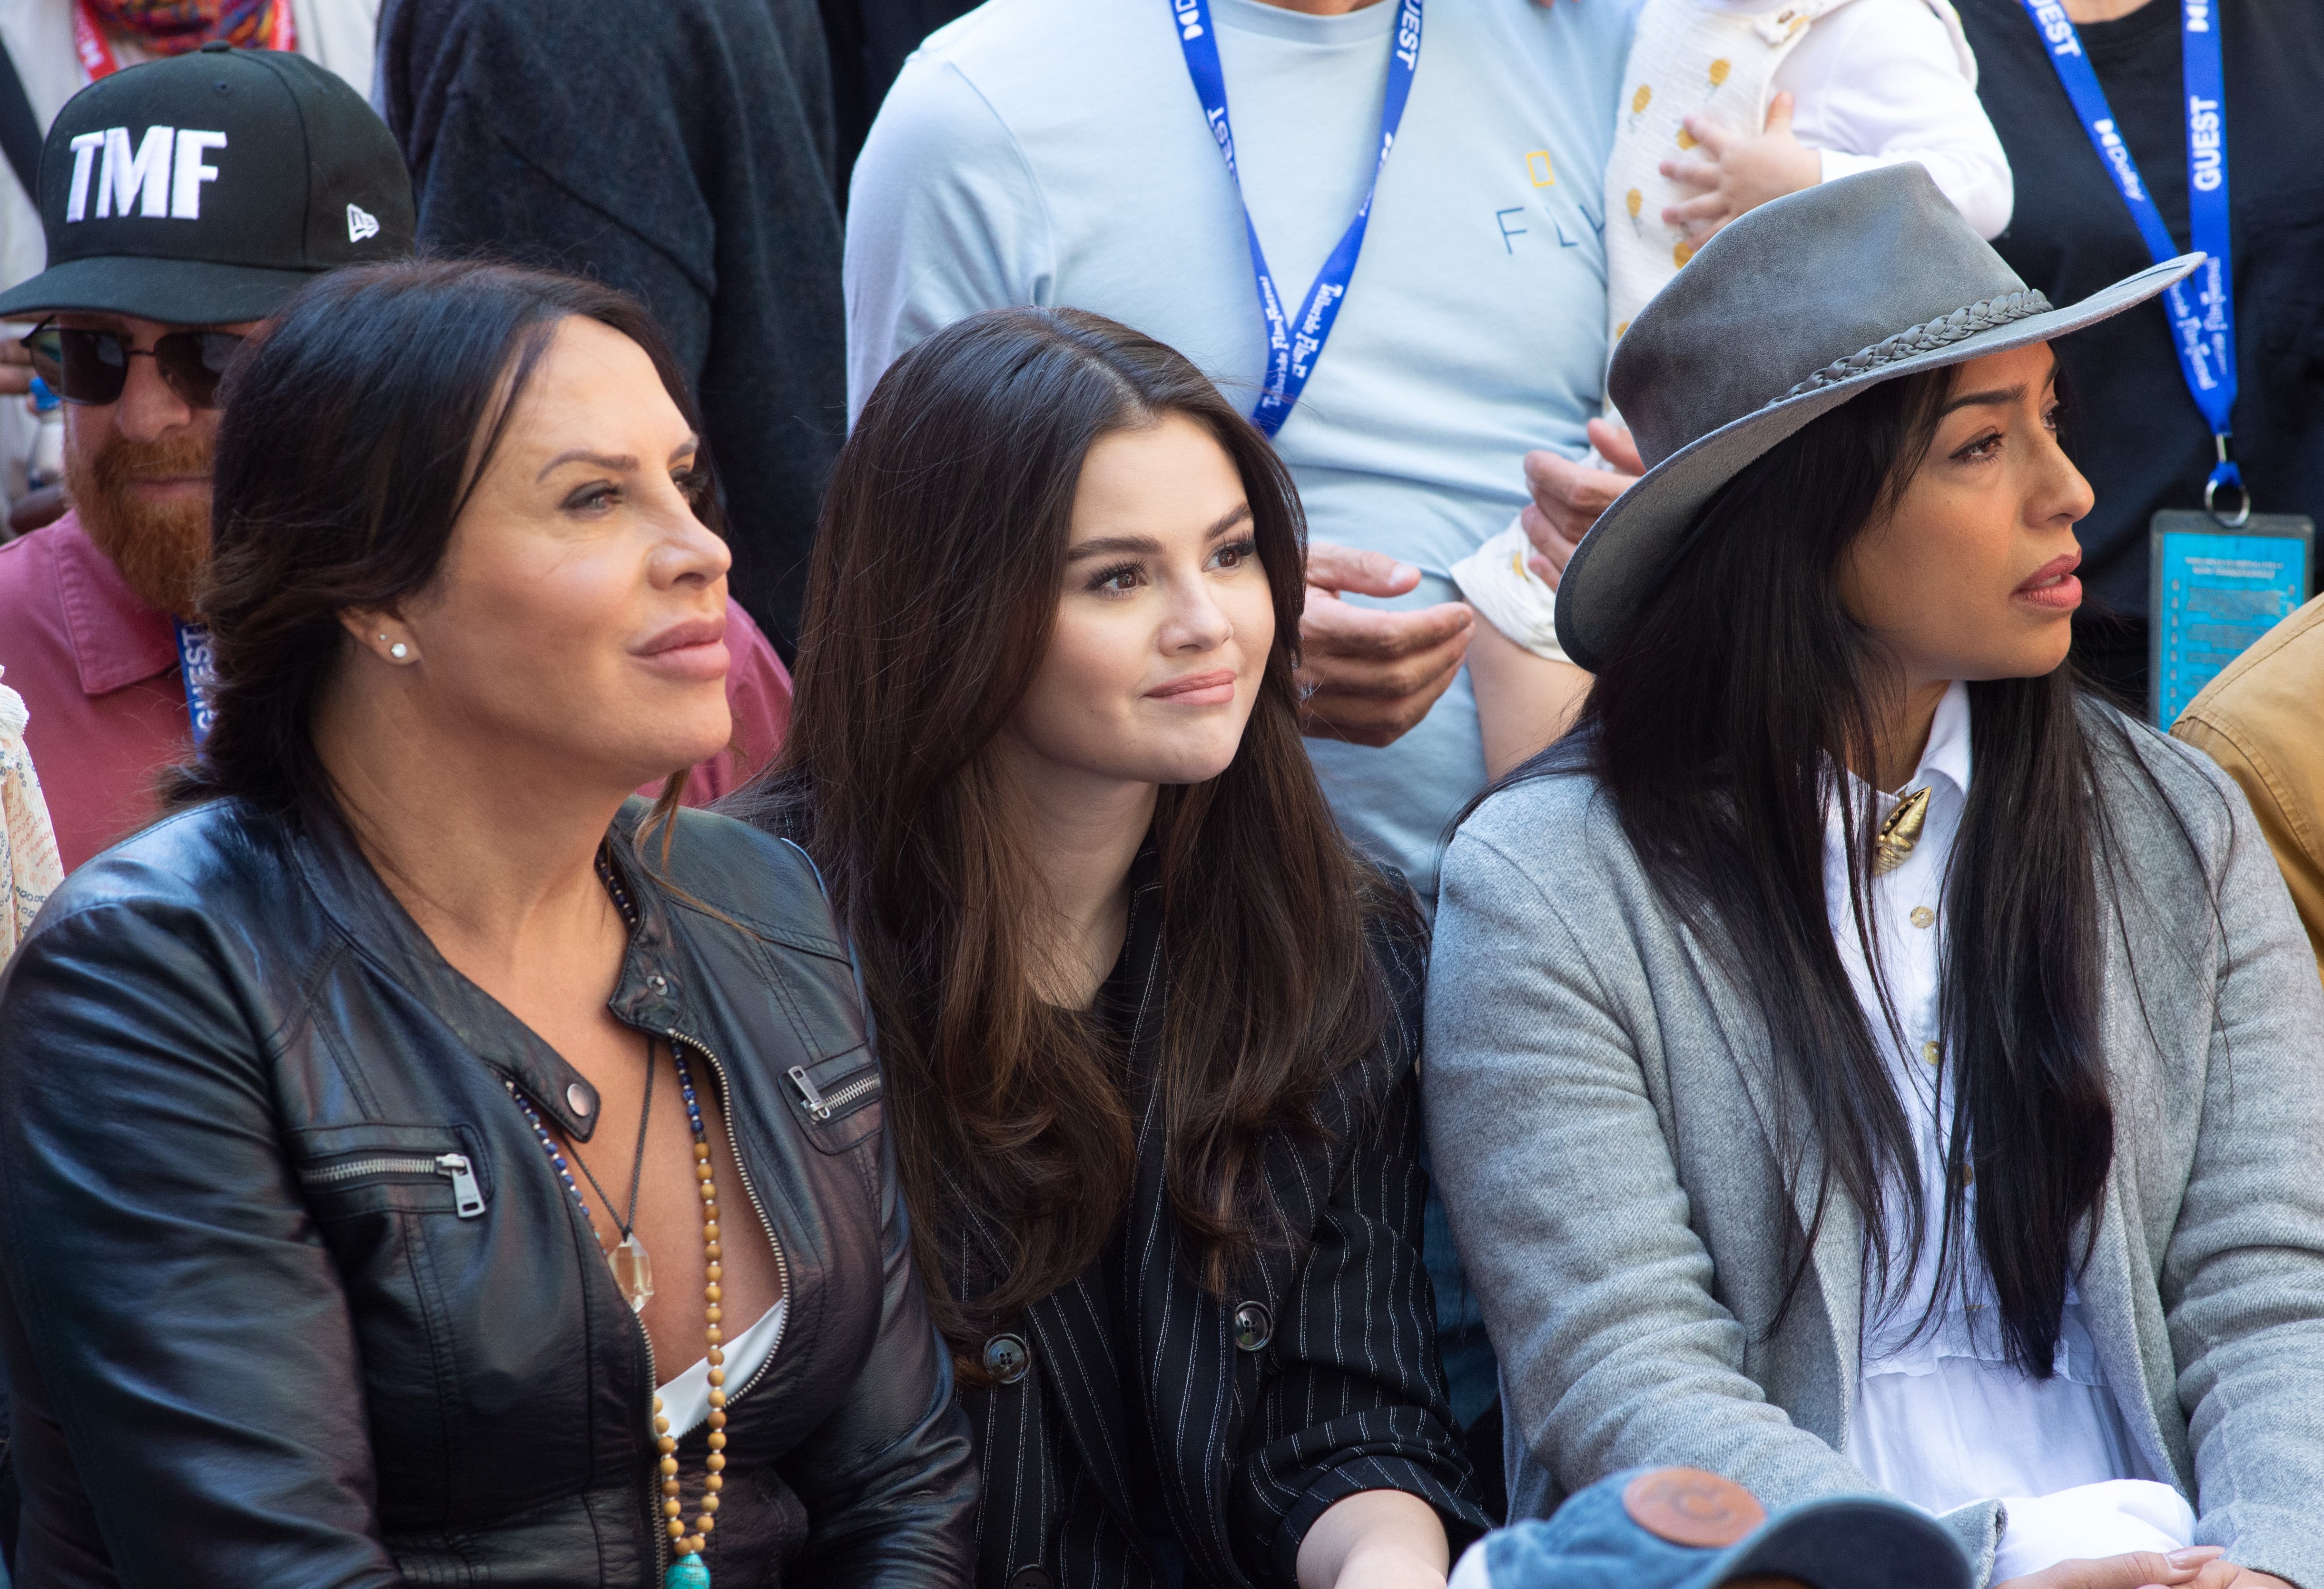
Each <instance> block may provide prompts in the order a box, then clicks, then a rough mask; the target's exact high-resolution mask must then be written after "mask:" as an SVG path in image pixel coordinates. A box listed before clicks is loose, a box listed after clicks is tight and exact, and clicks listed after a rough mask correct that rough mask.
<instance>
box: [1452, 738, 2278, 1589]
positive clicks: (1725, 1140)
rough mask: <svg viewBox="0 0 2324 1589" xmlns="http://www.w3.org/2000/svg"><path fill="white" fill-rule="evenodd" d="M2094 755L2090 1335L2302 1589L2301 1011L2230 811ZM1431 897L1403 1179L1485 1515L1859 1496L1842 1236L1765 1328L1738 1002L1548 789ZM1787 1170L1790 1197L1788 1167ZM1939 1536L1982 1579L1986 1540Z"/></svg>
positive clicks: (2230, 788) (1520, 805)
mask: <svg viewBox="0 0 2324 1589" xmlns="http://www.w3.org/2000/svg"><path fill="white" fill-rule="evenodd" d="M2093 710H2096V709H2093ZM2093 730H2094V731H2093V736H2092V737H2093V739H2094V741H2095V742H2096V744H2097V745H2098V747H2099V749H2098V763H2099V776H2100V778H2101V779H2102V780H2103V781H2104V785H2105V786H2106V787H2107V790H2108V792H2109V795H2110V796H2111V803H2112V807H2113V810H2114V813H2115V823H2116V836H2117V840H2118V850H2117V851H2116V860H2115V863H2114V864H2112V865H2111V866H2109V867H2107V868H2106V869H2105V870H2104V871H2102V874H2101V877H2100V885H2101V909H2102V911H2104V912H2106V913H2107V915H2108V916H2109V917H2110V918H2111V919H2112V920H2113V921H2114V922H2116V923H2118V924H2116V925H2111V926H2110V927H2109V929H2108V936H2109V938H2110V947H2109V951H2108V954H2107V964H2106V971H2105V997H2106V1014H2105V1019H2106V1036H2105V1041H2106V1045H2107V1051H2106V1052H2107V1064H2108V1069H2109V1071H2110V1073H2111V1077H2112V1081H2111V1086H2112V1090H2113V1097H2114V1103H2115V1122H2116V1124H2115V1157H2114V1169H2113V1172H2112V1175H2111V1176H2110V1178H2109V1180H2108V1183H2107V1189H2106V1191H2105V1194H2104V1200H2103V1202H2102V1204H2101V1212H2100V1215H2099V1220H2098V1238H2097V1246H2096V1249H2095V1253H2094V1255H2093V1257H2092V1260H2091V1262H2090V1264H2089V1268H2088V1269H2087V1270H2086V1271H2085V1272H2083V1273H2082V1274H2081V1275H2080V1277H2079V1286H2080V1293H2081V1296H2082V1299H2083V1302H2084V1304H2085V1309H2086V1317H2087V1318H2088V1321H2089V1326H2090V1328H2091V1331H2092V1333H2093V1335H2094V1336H2096V1338H2097V1343H2098V1355H2099V1358H2100V1361H2101V1362H2102V1364H2104V1366H2105V1370H2106V1374H2107V1382H2108V1383H2109V1384H2110V1385H2112V1386H2113V1387H2114V1390H2115V1393H2116V1397H2117V1399H2118V1401H2119V1402H2120V1405H2121V1408H2122V1411H2123V1416H2124V1419H2125V1421H2126V1424H2127V1425H2128V1427H2129V1429H2130V1432H2131V1437H2132V1438H2133V1439H2134V1440H2135V1442H2136V1444H2137V1446H2138V1448H2139V1450H2140V1451H2141V1453H2142V1454H2143V1455H2144V1459H2145V1461H2146V1463H2147V1464H2148V1465H2149V1466H2150V1468H2151V1469H2152V1471H2153V1472H2155V1473H2157V1474H2167V1475H2170V1476H2171V1477H2172V1479H2173V1480H2174V1481H2175V1482H2176V1483H2177V1484H2178V1486H2179V1487H2180V1489H2181V1491H2182V1492H2183V1493H2185V1494H2186V1495H2187V1496H2188V1497H2189V1498H2190V1501H2193V1502H2195V1504H2196V1508H2197V1511H2198V1514H2199V1517H2200V1518H2201V1523H2200V1526H2199V1529H2198V1531H2197V1534H2196V1538H2197V1540H2198V1542H2201V1543H2210V1544H2218V1545H2225V1546H2227V1547H2228V1548H2229V1551H2230V1554H2231V1556H2232V1558H2233V1559H2235V1560H2236V1561H2237V1562H2239V1563H2240V1564H2242V1565H2243V1566H2247V1567H2251V1568H2253V1569H2255V1570H2258V1571H2264V1572H2271V1573H2274V1574H2277V1575H2280V1576H2282V1577H2284V1578H2287V1579H2290V1580H2291V1581H2292V1582H2293V1583H2295V1584H2301V1585H2302V1589H2324V986H2319V983H2318V981H2317V977H2316V967H2315V962H2314V960H2313V959H2312V958H2311V957H2310V954H2309V951H2308V948H2307V941H2306V940H2305V939H2304V938H2303V937H2302V936H2301V930H2300V923H2299V921H2298V920H2297V918H2296V917H2295V916H2294V915H2293V914H2292V904H2291V899H2290V896H2289V895H2288V894H2287V893H2286V892H2285V889H2284V886H2283V882H2282V878H2281V877H2280V876H2279V875H2278V874H2277V872H2276V869H2275V864H2274V862H2273V859H2271V858H2270V856H2269V853H2268V849H2267V845H2266V844H2265V842H2264V840H2263V839H2262V837H2261V835H2260V831H2259V828H2258V825H2257V823H2256V822H2255V821H2254V819H2253V817H2252V814H2251V811H2250V808H2249V807H2248V806H2247V805H2246V804H2245V801H2244V797H2243V795H2242V794H2241V793H2240V792H2239V791H2238V790H2237V789H2236V786H2235V785H2234V784H2233V783H2231V782H2230V781H2229V780H2228V779H2227V776H2225V775H2224V774H2222V773H2221V772H2220V771H2219V770H2218V768H2217V767H2214V766H2212V764H2211V763H2210V762H2209V761H2207V760H2205V759H2204V758H2202V757H2201V756H2199V754H2197V753H2195V752H2193V751H2191V750H2189V749H2187V748H2185V747H2184V746H2181V745H2179V744H2177V743H2175V742H2174V741H2172V740H2170V739H2164V738H2163V737H2162V736H2160V735H2158V734H2154V733H2153V732H2152V731H2150V730H2144V729H2143V728H2137V727H2135V726H2134V727H2133V728H2132V729H2131V733H2132V736H2133V742H2134V744H2135V747H2136V749H2135V754H2136V755H2137V756H2138V757H2139V758H2141V759H2142V760H2143V761H2144V763H2145V765H2146V766H2147V767H2148V768H2149V769H2151V771H2152V774H2153V777H2154V779H2155V780H2156V781H2157V782H2158V783H2159V784H2160V785H2161V786H2162V788H2163V790H2165V791H2167V795H2168V798H2167V802H2166V801H2165V800H2163V799H2158V798H2157V797H2156V796H2155V795H2154V794H2153V788H2152V786H2151V785H2149V784H2148V783H2147V782H2146V780H2145V779H2144V778H2142V777H2140V776H2138V774H2137V773H2136V771H2135V768H2134V767H2131V766H2130V765H2129V757H2130V755H2131V754H2132V752H2130V751H2126V750H2125V749H2120V748H2118V747H2116V745H2115V744H2114V743H2113V741H2114V740H2115V739H2116V736H2114V735H2112V734H2110V733H2108V732H2107V731H2106V730H2103V729H2099V728H2098V727H2097V726H2096V725H2095V723H2094V724H2093ZM2182 824H2183V830H2184V836H2183V837H2182V831H2181V825H2182ZM2190 840H2191V844H2192V850H2191V852H2190ZM1962 841H1963V842H1964V843H1967V842H1974V841H1976V840H1974V839H1973V838H1971V837H1970V836H1968V835H1964V837H1963V840H1962ZM2198 856H2199V858H2200V861H2199V868H2198V863H2197V857H2198ZM2214 901H2216V905H2217V911H2216V914H2215V913H2214V909H2213V902H2214ZM2222 928H2224V932H2222V930H2221V929H2222ZM2134 978H2135V982H2136V991H2134ZM2141 994H2143V996H2144V1013H2143V1014H2142V1008H2141V998H2140V995H2141ZM1427 1022H1428V1024H1427V1052H1426V1061H1425V1070H1424V1073H1423V1086H1424V1088H1425V1102H1426V1110H1427V1120H1428V1135H1429V1144H1430V1148H1431V1151H1432V1153H1433V1156H1434V1169H1435V1174H1436V1176H1437V1178H1438V1180H1439V1182H1440V1184H1441V1186H1442V1189H1443V1196H1444V1201H1445V1204H1446V1207H1447V1208H1448V1209H1449V1210H1450V1212H1451V1214H1452V1230H1453V1235H1454V1236H1455V1238H1456V1240H1457V1241H1458V1243H1459V1245H1460V1250H1461V1256H1462V1263H1464V1264H1465V1265H1466V1266H1467V1269H1468V1273H1469V1277H1470V1280H1471V1282H1472V1283H1473V1284H1474V1285H1475V1287H1476V1289H1477V1292H1478V1296H1479V1298H1480V1300H1481V1302H1482V1303H1483V1307H1484V1315H1485V1322H1486V1326H1487V1327H1488V1329H1489V1331H1490V1332H1491V1335H1492V1340H1493V1345H1494V1347H1495V1349H1496V1350H1497V1351H1498V1352H1499V1356H1500V1363H1501V1383H1502V1392H1503V1396H1504V1400H1505V1406H1506V1415H1507V1419H1508V1423H1507V1428H1508V1443H1509V1446H1510V1455H1511V1458H1512V1462H1511V1468H1510V1473H1511V1479H1510V1492H1511V1493H1510V1501H1511V1515H1512V1516H1527V1515H1531V1516H1542V1515H1545V1514H1546V1513H1547V1512H1548V1511H1550V1510H1551V1509H1552V1508H1553V1507H1554V1504H1555V1502H1557V1501H1558V1500H1559V1499H1561V1498H1562V1497H1563V1495H1564V1494H1566V1493H1571V1492H1572V1491H1573V1490H1576V1489H1579V1488H1580V1487H1581V1486H1582V1485H1583V1484H1586V1483H1590V1482H1591V1480H1594V1479H1597V1478H1599V1477H1601V1476H1602V1475H1604V1474H1609V1473H1613V1472H1615V1471H1617V1470H1618V1469H1621V1468H1625V1467H1629V1466H1633V1465H1640V1464H1668V1463H1678V1464H1686V1465H1693V1466H1697V1467H1703V1468H1709V1469H1711V1470H1712V1471H1714V1472H1718V1473H1722V1474H1728V1475H1729V1476H1731V1477H1733V1478H1735V1479H1737V1480H1738V1481H1739V1482H1741V1483H1744V1484H1745V1485H1747V1486H1748V1487H1749V1488H1750V1489H1751V1490H1752V1491H1754V1492H1755V1493H1757V1494H1758V1496H1759V1497H1760V1498H1761V1499H1762V1500H1763V1501H1765V1502H1766V1503H1767V1504H1768V1505H1769V1506H1770V1507H1771V1508H1772V1507H1779V1506H1782V1505H1784V1504H1787V1503H1789V1502H1796V1501H1800V1500H1803V1499H1805V1498H1807V1497H1809V1496H1813V1495H1821V1494H1828V1493H1835V1492H1841V1491H1851V1490H1853V1491H1865V1490H1869V1489H1871V1488H1873V1486H1872V1484H1871V1483H1870V1481H1869V1480H1867V1478H1866V1477H1865V1475H1864V1474H1863V1473H1862V1472H1861V1471H1860V1470H1858V1468H1857V1467H1856V1465H1854V1464H1853V1463H1851V1462H1850V1461H1849V1458H1848V1456H1846V1455H1845V1453H1846V1451H1847V1449H1848V1437H1849V1430H1848V1419H1849V1405H1850V1402H1851V1401H1852V1400H1853V1392H1854V1386H1855V1383H1856V1377H1857V1367H1858V1356H1857V1354H1858V1325H1859V1316H1860V1309H1861V1307H1862V1304H1863V1296H1862V1285H1861V1281H1862V1250H1861V1234H1862V1226H1861V1222H1860V1219H1859V1217H1858V1212H1857V1210H1856V1208H1854V1207H1853V1205H1852V1204H1850V1203H1849V1200H1848V1199H1846V1197H1845V1196H1843V1195H1841V1194H1840V1193H1838V1192H1837V1191H1835V1193H1834V1195H1833V1198H1832V1201H1831V1208H1830V1209H1829V1212H1828V1213H1827V1216H1826V1218H1825V1221H1824V1226H1823V1229H1822V1233H1821V1236H1820V1238H1819V1239H1818V1241H1817V1243H1816V1245H1815V1248H1814V1252H1813V1255H1812V1271H1811V1272H1810V1275H1809V1277H1808V1278H1807V1280H1806V1281H1805V1282H1804V1283H1803V1286H1802V1287H1801V1291H1800V1295H1799V1297H1798V1299H1797V1300H1796V1301H1795V1302H1794V1305H1793V1307H1792V1309H1791V1310H1790V1312H1789V1313H1788V1315H1786V1316H1785V1317H1784V1318H1783V1319H1782V1321H1781V1323H1780V1324H1777V1323H1776V1316H1777V1313H1778V1310H1779V1305H1780V1302H1781V1300H1782V1296H1783V1292H1784V1281H1785V1280H1786V1278H1787V1271H1786V1267H1785V1263H1784V1242H1783V1238H1782V1233H1783V1231H1784V1227H1785V1226H1790V1228H1791V1229H1792V1230H1793V1231H1794V1232H1795V1233H1796V1232H1798V1231H1800V1230H1803V1229H1804V1228H1805V1227H1806V1225H1805V1218H1806V1209H1807V1208H1809V1206H1810V1199H1808V1198H1806V1197H1802V1198H1801V1199H1799V1207H1798V1208H1794V1204H1793V1202H1792V1201H1791V1200H1789V1199H1787V1197H1786V1194H1785V1192H1784V1180H1783V1178H1782V1177H1781V1176H1780V1175H1779V1174H1778V1171H1777V1157H1776V1154H1777V1149H1776V1145H1775V1144H1776V1139H1777V1134H1778V1129H1779V1128H1778V1124H1777V1123H1778V1121H1779V1120H1780V1119H1781V1118H1783V1117H1784V1111H1783V1110H1782V1109H1781V1107H1780V1106H1781V1101H1782V1100H1784V1099H1785V1098H1787V1097H1788V1096H1789V1094H1788V1090H1787V1088H1786V1087H1785V1085H1784V1082H1783V1081H1782V1079H1780V1078H1779V1077H1778V1075H1777V1074H1776V1072H1775V1069H1774V1066H1773V1061H1772V1059H1771V1055H1770V1052H1769V1042H1768V1038H1767V1034H1766V1025H1765V1024H1764V1023H1763V1022H1762V1021H1761V1020H1760V1019H1759V1017H1758V1015H1757V1009H1756V1006H1755V1005H1754V1003H1753V1001H1752V1000H1751V999H1750V998H1749V997H1748V995H1746V994H1745V993H1743V992H1742V991H1740V990H1739V989H1738V988H1737V987H1735V986H1734V985H1733V984H1732V983H1731V982H1730V981H1729V979H1728V978H1726V976H1725V975H1724V974H1723V973H1722V972H1721V971H1720V969H1718V968H1717V966H1716V964H1715V962H1714V961H1713V960H1711V958H1710V956H1709V955H1708V954H1706V953H1705V952H1704V951H1702V950H1701V948H1700V947H1699V946H1698V944H1697V943H1696V941H1694V940H1693V938H1692V936H1691V935H1690V934H1689V933H1688V932H1686V931H1685V930H1684V929H1683V928H1682V927H1681V926H1680V924H1679V923H1678V922H1677V921H1676V919H1675V918H1674V915H1673V914H1672V913H1671V912H1670V911H1669V910H1668V909H1666V908H1665V905H1664V904H1663V901H1662V899H1661V896H1659V895H1658V894H1657V893H1656V892H1655V888H1654V886H1653V885H1652V884H1651V883H1650V882H1649V881H1648V879H1647V877H1646V872H1645V870H1644V869H1643V868H1642V867H1641V865H1640V863H1639V861H1638V859H1637V854H1636V852H1635V851H1634V850H1632V849H1631V846H1630V844H1629V841H1628V839H1627V838H1626V837H1625V836H1624V834H1623V832H1622V829H1621V824H1620V822H1619V821H1618V818H1617V817H1616V815H1615V813H1614V810H1613V807H1612V804H1611V802H1610V801H1609V800H1606V799H1603V798H1600V791H1599V789H1598V786H1597V785H1596V783H1595V781H1594V780H1592V779H1591V778H1589V777H1587V776H1582V775H1577V774H1565V775H1558V776H1548V777H1545V778H1541V779H1537V780H1535V781H1533V782H1529V783H1525V784H1520V785H1516V786H1514V787H1511V788H1509V789H1508V790H1505V791H1503V792H1502V793H1499V794H1497V795H1494V796H1492V797H1491V798H1490V799H1489V800H1488V801H1486V802H1485V803H1484V804H1483V805H1482V806H1481V807H1480V809H1479V810H1478V811H1477V813H1475V815H1473V816H1472V817H1471V818H1470V820H1469V822H1467V823H1466V824H1465V825H1464V826H1463V827H1462V830H1461V831H1460V833H1459V835H1458V837H1457V838H1456V839H1455V840H1454V841H1453V843H1452V849H1451V850H1450V852H1449V853H1448V854H1447V856H1446V859H1445V863H1444V869H1443V895H1442V898H1441V902H1440V904H1439V906H1438V911H1437V917H1436V940H1435V949H1434V955H1433V957H1432V960H1431V964H1430V972H1429V988H1428V1006H1427ZM1790 1117H1791V1118H1794V1119H1798V1118H1802V1117H1803V1116H1799V1115H1797V1114H1792V1115H1791V1116H1790ZM1794 1151H1796V1153H1798V1155H1799V1158H1800V1161H1801V1162H1802V1165H1803V1173H1802V1174H1801V1175H1800V1176H1798V1177H1797V1178H1796V1183H1797V1184H1798V1185H1800V1186H1802V1187H1803V1188H1810V1187H1812V1185H1813V1184H1814V1180H1815V1167H1816V1163H1817V1149H1816V1146H1815V1144H1813V1143H1812V1142H1799V1143H1796V1144H1794ZM1949 1521H1950V1523H1951V1524H1952V1525H1953V1526H1954V1527H1955V1529H1957V1530H1958V1531H1959V1532H1960V1536H1961V1538H1962V1539H1963V1541H1964V1543H1965V1544H1967V1545H1968V1547H1969V1552H1970V1556H1971V1557H1972V1559H1973V1560H1976V1561H1978V1563H1979V1572H1980V1574H1981V1575H1983V1574H1989V1573H1990V1571H1991V1566H1992V1560H1993V1549H1994V1546H1995V1543H1996V1541H1997V1538H1999V1531H2000V1530H2001V1529H2003V1528H2005V1527H2006V1516H2005V1515H2004V1511H2003V1509H2002V1508H2001V1507H1999V1506H1998V1505H1997V1504H1995V1503H1994V1502H1980V1503H1978V1504H1976V1505H1973V1506H1969V1507H1964V1508H1962V1509H1961V1510H1960V1511H1957V1512H1955V1513H1953V1514H1952V1515H1951V1517H1950V1519H1949Z"/></svg>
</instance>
